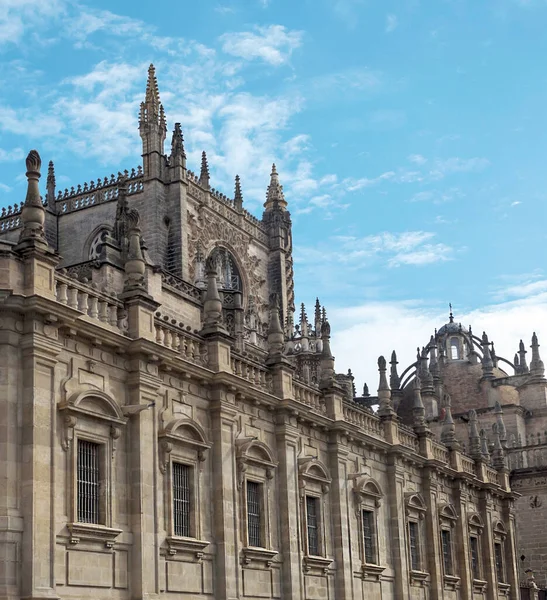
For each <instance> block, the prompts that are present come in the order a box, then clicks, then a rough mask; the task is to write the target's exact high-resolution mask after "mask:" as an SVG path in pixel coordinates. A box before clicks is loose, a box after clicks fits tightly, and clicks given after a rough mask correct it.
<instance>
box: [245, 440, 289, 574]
mask: <svg viewBox="0 0 547 600" xmlns="http://www.w3.org/2000/svg"><path fill="white" fill-rule="evenodd" d="M235 444H236V466H237V488H238V492H239V505H240V520H239V521H240V527H241V529H240V535H241V540H242V542H243V548H242V563H243V565H245V566H247V565H251V564H252V563H257V564H261V565H265V566H266V567H267V568H270V567H271V565H272V562H273V560H274V558H275V557H276V556H277V554H278V551H277V550H276V549H275V548H274V547H273V543H272V529H273V516H272V512H273V503H272V500H271V496H272V494H274V493H275V485H274V478H275V471H276V469H277V462H276V461H275V460H274V457H273V454H272V451H271V450H270V449H269V447H268V446H267V445H266V444H264V443H263V442H261V441H260V440H257V439H256V438H254V437H253V438H251V437H245V438H239V439H237V440H236V442H235ZM247 482H253V483H256V484H258V485H259V486H260V487H259V493H260V506H261V510H262V519H261V522H260V528H261V529H260V537H261V539H260V541H261V544H262V545H261V546H253V545H251V544H250V539H249V514H248V505H247V501H248V498H247Z"/></svg>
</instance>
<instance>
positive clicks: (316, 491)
mask: <svg viewBox="0 0 547 600" xmlns="http://www.w3.org/2000/svg"><path fill="white" fill-rule="evenodd" d="M298 481H299V487H300V523H301V536H302V547H303V548H304V559H303V569H304V572H306V573H308V572H309V571H311V570H312V569H314V570H318V571H320V572H322V573H324V574H327V573H328V570H329V566H330V565H331V563H332V561H333V559H332V558H328V557H327V543H326V542H327V529H326V527H327V525H326V520H325V515H326V514H328V493H329V488H330V483H331V477H330V475H329V471H328V469H327V467H326V466H325V465H324V464H323V463H322V462H321V461H320V460H318V459H317V457H315V456H306V457H302V458H299V459H298ZM306 496H312V497H315V498H317V499H318V505H319V551H320V555H319V556H316V555H311V554H310V553H309V551H308V532H307V523H308V516H307V512H306Z"/></svg>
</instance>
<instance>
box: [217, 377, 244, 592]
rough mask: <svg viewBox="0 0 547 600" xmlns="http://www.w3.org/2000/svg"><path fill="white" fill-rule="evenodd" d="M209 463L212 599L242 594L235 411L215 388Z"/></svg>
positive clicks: (227, 396)
mask: <svg viewBox="0 0 547 600" xmlns="http://www.w3.org/2000/svg"><path fill="white" fill-rule="evenodd" d="M210 415H211V433H212V442H213V448H212V464H213V480H212V482H213V488H212V494H211V495H212V499H213V531H214V538H215V544H216V574H215V575H216V581H215V598H216V600H233V599H235V598H239V597H240V595H241V594H242V590H241V582H240V567H239V552H240V547H239V546H240V544H239V536H238V517H237V512H238V501H237V484H236V479H237V478H236V475H237V474H236V472H235V456H234V439H235V432H236V420H235V419H236V416H237V410H236V408H235V405H234V396H233V394H229V393H228V392H226V391H225V390H224V389H223V387H221V386H218V387H216V388H214V389H212V390H211V410H210Z"/></svg>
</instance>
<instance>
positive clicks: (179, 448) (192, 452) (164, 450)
mask: <svg viewBox="0 0 547 600" xmlns="http://www.w3.org/2000/svg"><path fill="white" fill-rule="evenodd" d="M158 442H159V443H158V448H159V453H160V456H159V462H160V471H161V472H162V473H163V475H164V514H165V518H166V531H167V537H166V542H167V552H168V554H169V555H171V556H173V555H175V554H177V553H186V554H191V555H193V556H194V558H195V559H196V560H198V561H199V560H200V559H201V558H202V556H203V550H204V549H205V548H206V547H207V546H208V545H209V542H208V541H206V540H203V539H202V518H203V517H202V512H201V505H202V488H203V482H202V465H203V462H204V461H205V457H206V452H207V450H208V449H209V448H210V447H211V444H210V443H209V442H208V440H207V436H206V434H205V431H204V429H203V427H202V426H201V425H200V424H199V423H197V422H196V421H194V420H192V419H190V418H181V419H174V420H173V421H170V422H169V423H168V424H167V425H166V426H165V427H164V428H163V430H162V431H160V433H159V435H158ZM175 462H176V463H180V464H184V465H187V466H189V467H190V468H191V476H190V484H191V504H190V507H191V508H190V511H191V514H190V534H191V535H190V537H183V536H177V535H175V524H174V515H173V463H175Z"/></svg>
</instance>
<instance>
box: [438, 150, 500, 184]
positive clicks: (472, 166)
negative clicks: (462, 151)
mask: <svg viewBox="0 0 547 600" xmlns="http://www.w3.org/2000/svg"><path fill="white" fill-rule="evenodd" d="M489 165H490V161H489V160H488V159H487V158H480V157H474V158H460V157H457V156H456V157H452V158H446V159H437V160H435V162H434V166H433V168H432V169H431V170H430V171H429V173H428V175H429V177H430V178H431V179H433V180H436V179H443V178H444V177H446V176H447V175H451V174H453V173H472V172H478V171H483V170H484V169H486V168H487V167H488V166H489Z"/></svg>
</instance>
